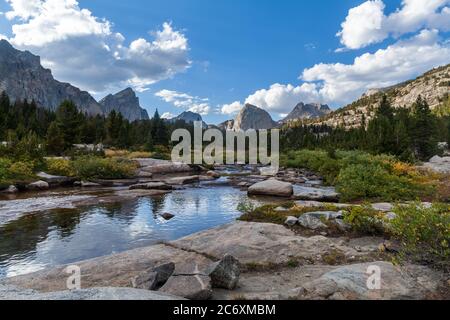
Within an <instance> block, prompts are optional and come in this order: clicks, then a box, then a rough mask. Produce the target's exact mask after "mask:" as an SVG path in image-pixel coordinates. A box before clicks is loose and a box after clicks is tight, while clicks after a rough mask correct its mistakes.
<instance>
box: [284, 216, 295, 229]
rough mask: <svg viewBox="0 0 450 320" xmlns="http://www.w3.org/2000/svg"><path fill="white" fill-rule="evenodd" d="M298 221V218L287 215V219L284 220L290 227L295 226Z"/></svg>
mask: <svg viewBox="0 0 450 320" xmlns="http://www.w3.org/2000/svg"><path fill="white" fill-rule="evenodd" d="M297 223H298V219H297V218H296V217H287V218H286V221H285V222H284V224H285V225H287V226H289V227H292V226H295V225H296V224H297Z"/></svg>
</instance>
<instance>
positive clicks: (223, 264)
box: [208, 254, 241, 290]
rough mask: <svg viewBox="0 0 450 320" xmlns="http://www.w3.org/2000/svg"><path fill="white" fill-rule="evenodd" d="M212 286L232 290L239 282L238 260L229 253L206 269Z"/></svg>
mask: <svg viewBox="0 0 450 320" xmlns="http://www.w3.org/2000/svg"><path fill="white" fill-rule="evenodd" d="M208 274H209V276H210V277H211V284H212V286H213V287H214V288H223V289H228V290H234V289H235V288H236V287H237V284H238V282H239V277H240V275H241V269H240V264H239V261H238V260H237V259H236V258H234V257H233V256H231V255H228V254H227V255H225V257H224V258H223V259H222V260H220V261H219V262H216V263H214V264H213V265H212V266H211V267H210V268H209V270H208Z"/></svg>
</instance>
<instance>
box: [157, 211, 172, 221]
mask: <svg viewBox="0 0 450 320" xmlns="http://www.w3.org/2000/svg"><path fill="white" fill-rule="evenodd" d="M159 216H160V217H161V218H163V219H165V220H171V219H173V218H175V215H174V214H171V213H168V212H165V213H162V214H160V215H159Z"/></svg>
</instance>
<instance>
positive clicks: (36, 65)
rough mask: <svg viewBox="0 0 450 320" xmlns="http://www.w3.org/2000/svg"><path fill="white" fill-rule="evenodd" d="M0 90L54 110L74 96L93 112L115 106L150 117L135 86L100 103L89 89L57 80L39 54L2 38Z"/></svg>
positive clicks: (134, 117)
mask: <svg viewBox="0 0 450 320" xmlns="http://www.w3.org/2000/svg"><path fill="white" fill-rule="evenodd" d="M0 92H6V93H7V94H8V96H9V98H10V99H11V101H12V102H14V101H17V100H25V99H27V100H28V101H32V100H34V102H35V103H36V104H37V106H38V107H41V108H47V109H50V110H53V111H55V110H56V109H57V108H58V106H59V105H60V104H61V102H63V101H64V100H71V101H72V102H74V103H75V104H76V105H77V106H78V108H79V110H80V111H82V112H84V113H86V114H88V115H91V116H96V115H105V116H106V115H108V114H109V113H110V112H111V111H112V110H116V111H120V112H121V113H122V114H123V115H124V117H125V118H127V119H129V120H131V121H134V120H140V119H148V114H147V112H146V111H145V110H144V109H142V108H141V107H140V106H139V100H138V98H137V97H136V95H135V93H134V92H133V90H132V89H126V90H124V91H122V92H119V93H118V94H116V95H109V96H107V97H106V98H105V99H103V100H102V101H101V102H100V103H99V102H97V101H96V100H95V99H94V98H93V97H92V96H91V95H90V94H89V93H88V92H87V91H82V90H80V89H79V88H77V87H75V86H73V85H71V84H70V83H63V82H60V81H58V80H56V79H55V78H54V77H53V75H52V72H51V70H50V69H45V68H44V67H42V65H41V58H40V57H39V56H36V55H34V54H32V53H31V52H29V51H20V50H17V49H15V48H14V47H13V46H12V45H11V44H10V43H9V42H8V41H6V40H0Z"/></svg>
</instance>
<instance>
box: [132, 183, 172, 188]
mask: <svg viewBox="0 0 450 320" xmlns="http://www.w3.org/2000/svg"><path fill="white" fill-rule="evenodd" d="M129 189H130V190H172V189H173V188H172V187H171V186H169V185H167V184H165V183H164V182H149V183H140V184H135V185H132V186H130V188H129Z"/></svg>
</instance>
